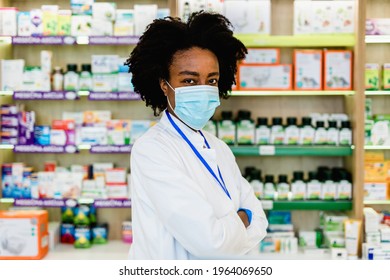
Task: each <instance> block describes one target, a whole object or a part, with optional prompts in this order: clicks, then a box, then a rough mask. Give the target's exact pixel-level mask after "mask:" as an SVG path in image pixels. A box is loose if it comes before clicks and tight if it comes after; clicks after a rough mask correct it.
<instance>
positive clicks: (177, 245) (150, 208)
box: [126, 12, 268, 259]
mask: <svg viewBox="0 0 390 280" xmlns="http://www.w3.org/2000/svg"><path fill="white" fill-rule="evenodd" d="M246 53H247V50H246V48H245V46H244V45H243V44H242V43H241V42H240V41H239V40H237V39H235V38H234V37H233V32H232V31H231V30H230V22H229V21H228V20H227V19H226V18H225V17H223V16H222V15H219V14H212V13H206V12H199V13H194V14H192V16H191V17H190V18H189V20H188V22H187V23H183V22H181V21H180V20H179V19H174V18H166V19H160V20H155V21H154V22H153V23H152V24H150V25H149V26H148V28H147V30H146V32H145V33H144V34H143V36H142V37H141V38H140V41H139V43H138V44H137V46H136V47H135V48H134V50H133V51H132V53H131V55H130V58H129V59H128V60H127V62H126V63H127V64H128V65H130V69H131V70H130V71H131V72H132V74H133V79H132V82H133V84H134V89H135V91H136V92H137V93H139V94H140V95H141V97H142V99H143V100H144V101H146V105H147V106H150V107H152V109H153V110H154V114H155V115H156V116H158V115H159V114H160V113H162V117H161V119H160V121H159V123H158V124H156V125H155V126H153V127H152V128H151V129H150V130H149V131H148V132H146V133H145V134H144V135H143V136H142V137H141V138H139V139H138V140H137V141H136V143H135V144H134V147H133V149H132V155H131V170H132V220H133V234H134V239H133V240H134V242H133V245H132V247H131V249H130V257H131V258H132V259H199V258H203V259H204V258H216V257H217V258H218V257H221V258H222V257H227V256H229V257H232V256H242V255H245V254H247V253H248V252H249V251H250V250H252V249H255V250H256V247H257V246H258V244H259V242H260V241H261V240H262V239H263V238H264V236H265V234H266V228H267V225H268V223H267V220H266V217H265V214H264V211H263V209H262V206H261V203H260V202H259V201H258V200H257V198H256V197H255V195H254V193H253V190H252V188H251V186H250V184H249V183H248V182H247V181H246V180H245V179H244V178H243V177H242V176H241V173H240V170H239V168H238V166H237V164H236V162H235V158H234V156H233V154H232V152H231V150H230V149H229V147H228V146H227V145H226V144H225V143H223V142H222V141H221V140H219V139H218V138H216V137H215V136H213V135H211V134H209V133H206V132H203V131H202V130H201V129H202V127H203V126H204V125H205V124H206V122H207V121H208V120H209V119H210V118H211V117H212V116H213V114H214V112H215V108H216V107H217V106H219V104H220V101H219V98H220V97H227V95H228V91H230V90H231V88H232V84H233V83H234V82H235V80H234V77H235V74H236V71H237V66H236V65H237V61H238V60H240V59H243V58H244V57H245V54H246Z"/></svg>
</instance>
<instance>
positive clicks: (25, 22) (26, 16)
mask: <svg viewBox="0 0 390 280" xmlns="http://www.w3.org/2000/svg"><path fill="white" fill-rule="evenodd" d="M31 29H32V27H31V20H30V12H19V13H18V36H31V31H32V30H31Z"/></svg>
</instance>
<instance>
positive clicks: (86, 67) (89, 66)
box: [81, 64, 91, 72]
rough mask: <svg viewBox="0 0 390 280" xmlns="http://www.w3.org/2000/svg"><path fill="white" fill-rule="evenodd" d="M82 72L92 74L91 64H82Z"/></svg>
mask: <svg viewBox="0 0 390 280" xmlns="http://www.w3.org/2000/svg"><path fill="white" fill-rule="evenodd" d="M81 71H87V72H91V64H81Z"/></svg>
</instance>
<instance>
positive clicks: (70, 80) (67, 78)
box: [64, 72, 79, 90]
mask: <svg viewBox="0 0 390 280" xmlns="http://www.w3.org/2000/svg"><path fill="white" fill-rule="evenodd" d="M78 84H79V75H78V74H77V73H74V72H68V73H66V74H65V75H64V90H77V89H78Z"/></svg>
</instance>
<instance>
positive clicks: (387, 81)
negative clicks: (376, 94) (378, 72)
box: [382, 63, 390, 90]
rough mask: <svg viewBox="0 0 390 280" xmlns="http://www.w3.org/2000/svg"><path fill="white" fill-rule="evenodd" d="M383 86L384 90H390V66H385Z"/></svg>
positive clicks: (386, 64) (387, 64)
mask: <svg viewBox="0 0 390 280" xmlns="http://www.w3.org/2000/svg"><path fill="white" fill-rule="evenodd" d="M382 78H383V79H382V86H383V89H384V90H389V89H390V64H389V63H385V64H383V77H382Z"/></svg>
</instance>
